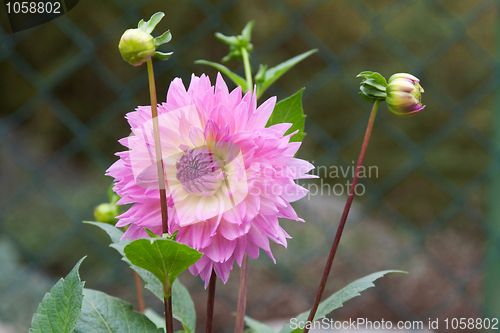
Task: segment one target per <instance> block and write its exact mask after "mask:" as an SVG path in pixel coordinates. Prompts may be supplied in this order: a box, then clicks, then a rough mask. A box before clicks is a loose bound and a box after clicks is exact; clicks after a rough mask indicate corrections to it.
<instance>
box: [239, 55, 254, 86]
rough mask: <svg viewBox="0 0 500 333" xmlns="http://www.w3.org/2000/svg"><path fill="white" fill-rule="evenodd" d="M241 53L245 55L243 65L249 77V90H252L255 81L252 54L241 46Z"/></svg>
mask: <svg viewBox="0 0 500 333" xmlns="http://www.w3.org/2000/svg"><path fill="white" fill-rule="evenodd" d="M241 55H242V57H243V67H245V77H246V79H247V90H248V91H249V92H252V89H253V82H252V67H251V66H250V55H249V54H248V51H247V49H245V48H244V47H242V48H241Z"/></svg>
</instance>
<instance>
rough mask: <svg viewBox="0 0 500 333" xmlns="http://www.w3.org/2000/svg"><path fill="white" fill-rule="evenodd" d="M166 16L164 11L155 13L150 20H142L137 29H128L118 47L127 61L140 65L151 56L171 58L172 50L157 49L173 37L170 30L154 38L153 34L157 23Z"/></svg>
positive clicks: (162, 58)
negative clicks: (165, 51)
mask: <svg viewBox="0 0 500 333" xmlns="http://www.w3.org/2000/svg"><path fill="white" fill-rule="evenodd" d="M163 16H165V14H163V13H162V12H158V13H155V14H153V15H152V16H151V18H150V19H149V21H147V22H144V20H141V21H140V22H139V24H138V26H137V28H136V29H128V30H127V31H125V32H124V33H123V35H122V37H121V38H120V43H119V44H118V48H119V49H120V53H121V55H122V57H123V59H124V60H125V61H127V62H128V63H129V64H131V65H133V66H139V65H141V64H143V63H145V62H147V61H148V60H149V59H151V57H155V58H158V59H160V60H166V59H168V58H170V56H171V55H172V52H170V53H163V52H159V51H156V49H157V48H158V47H159V46H160V45H162V44H165V43H168V42H169V41H170V40H171V39H172V35H171V34H170V31H168V30H167V31H166V32H164V33H163V34H162V35H161V36H159V37H156V38H154V37H153V36H152V35H151V32H153V30H154V28H155V27H156V25H157V24H158V23H159V22H160V20H161V19H162V18H163Z"/></svg>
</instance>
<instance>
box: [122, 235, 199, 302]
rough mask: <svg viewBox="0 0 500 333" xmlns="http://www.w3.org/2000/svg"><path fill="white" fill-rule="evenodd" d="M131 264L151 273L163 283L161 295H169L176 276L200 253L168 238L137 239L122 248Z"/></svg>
mask: <svg viewBox="0 0 500 333" xmlns="http://www.w3.org/2000/svg"><path fill="white" fill-rule="evenodd" d="M124 253H125V256H126V257H127V259H128V260H130V262H131V263H132V264H133V265H136V266H139V267H141V268H144V269H145V270H147V271H149V272H151V273H153V274H154V275H155V276H156V277H157V278H158V279H159V280H160V282H161V283H162V285H163V296H165V298H168V297H170V295H171V287H172V284H173V283H174V281H175V279H176V278H177V276H179V274H180V273H182V272H183V271H185V270H186V269H187V268H188V267H189V266H191V265H192V264H194V263H195V262H197V261H198V260H199V259H200V258H201V255H202V254H201V253H200V252H198V251H196V250H195V249H193V248H190V247H189V246H187V245H184V244H181V243H178V242H175V241H173V240H170V239H164V238H154V239H146V238H142V239H137V240H135V241H132V242H130V244H128V245H127V246H125V249H124Z"/></svg>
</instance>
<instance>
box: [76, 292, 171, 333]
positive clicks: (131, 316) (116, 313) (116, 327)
mask: <svg viewBox="0 0 500 333" xmlns="http://www.w3.org/2000/svg"><path fill="white" fill-rule="evenodd" d="M83 293H84V296H85V297H84V299H83V306H82V313H81V315H80V318H79V319H78V323H77V325H76V329H75V333H89V332H99V333H104V332H110V333H111V332H113V333H114V332H120V333H137V332H141V333H164V332H165V331H164V330H163V329H158V328H157V327H156V325H155V324H154V323H153V322H151V320H149V319H148V317H146V316H145V315H143V314H142V313H139V312H136V311H134V310H133V308H132V304H129V303H127V302H125V301H122V300H121V299H119V298H116V297H112V296H109V295H106V294H105V293H103V292H100V291H97V290H92V289H84V291H83Z"/></svg>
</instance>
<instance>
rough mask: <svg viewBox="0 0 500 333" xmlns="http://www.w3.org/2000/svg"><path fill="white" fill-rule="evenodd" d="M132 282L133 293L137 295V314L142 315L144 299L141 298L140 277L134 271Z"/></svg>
mask: <svg viewBox="0 0 500 333" xmlns="http://www.w3.org/2000/svg"><path fill="white" fill-rule="evenodd" d="M134 280H135V292H136V294H137V305H138V306H139V312H140V313H144V310H145V306H144V298H143V297H142V284H141V277H140V276H139V274H138V273H137V272H136V271H134Z"/></svg>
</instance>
